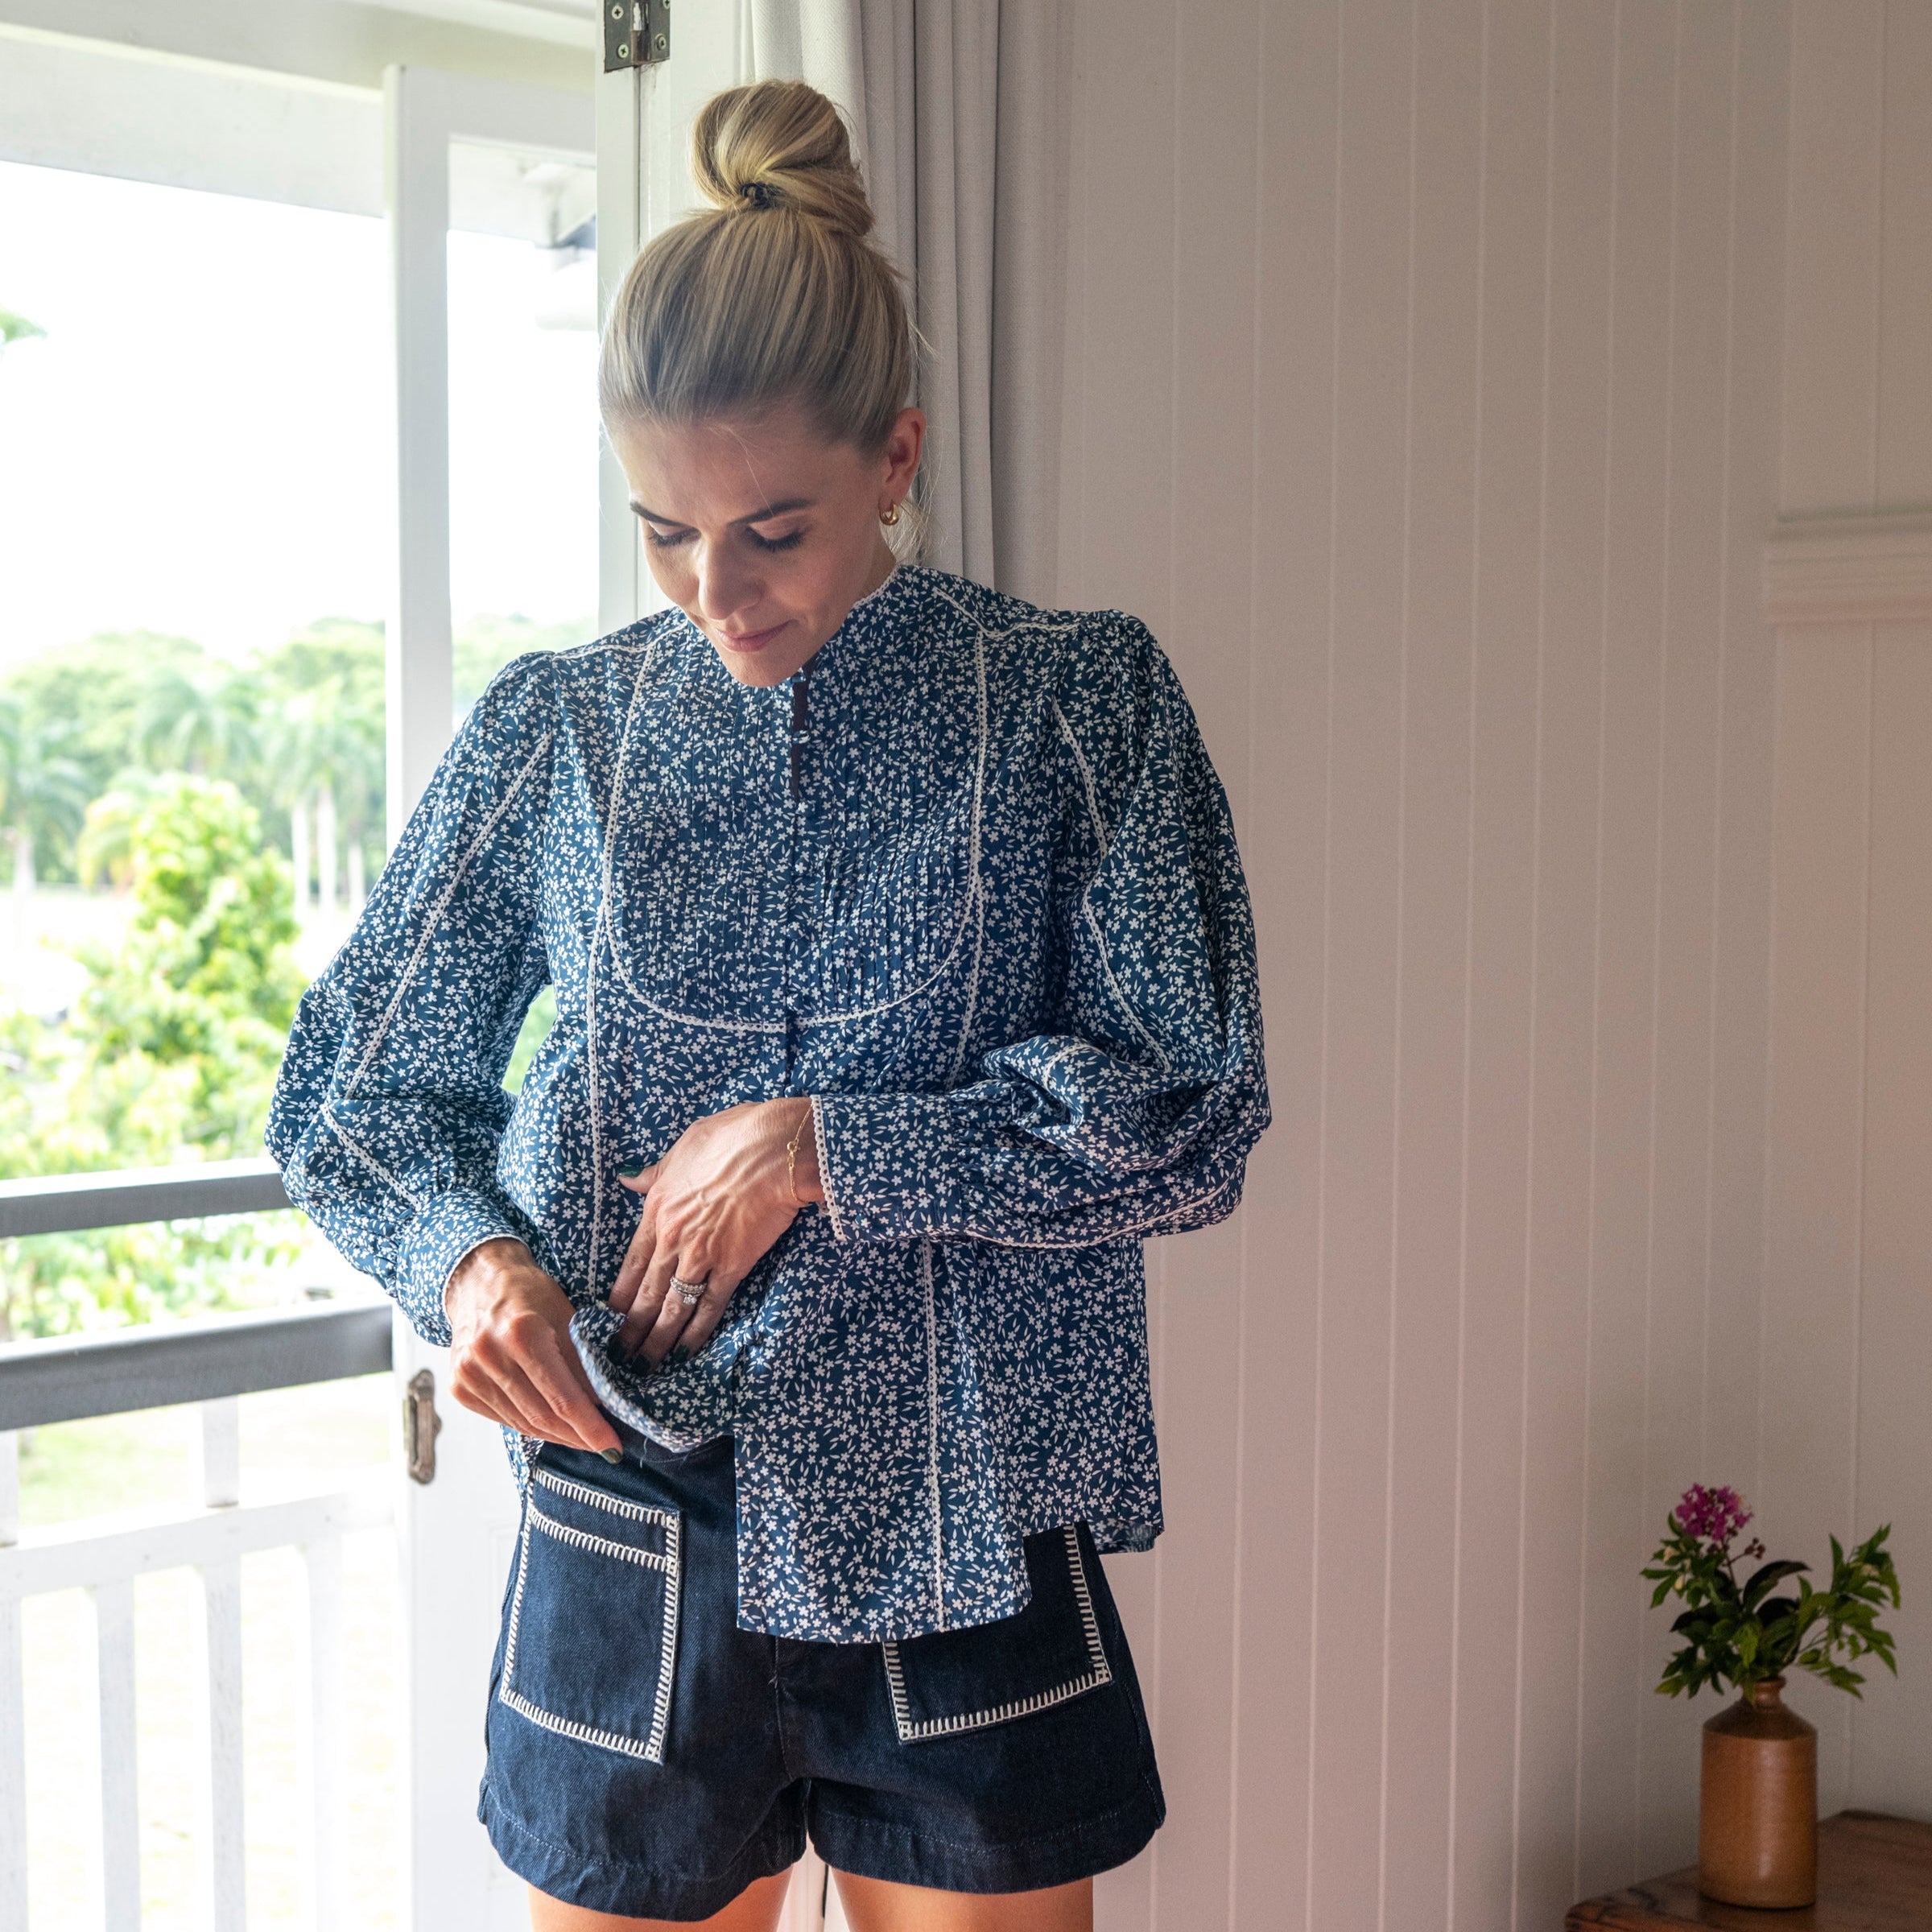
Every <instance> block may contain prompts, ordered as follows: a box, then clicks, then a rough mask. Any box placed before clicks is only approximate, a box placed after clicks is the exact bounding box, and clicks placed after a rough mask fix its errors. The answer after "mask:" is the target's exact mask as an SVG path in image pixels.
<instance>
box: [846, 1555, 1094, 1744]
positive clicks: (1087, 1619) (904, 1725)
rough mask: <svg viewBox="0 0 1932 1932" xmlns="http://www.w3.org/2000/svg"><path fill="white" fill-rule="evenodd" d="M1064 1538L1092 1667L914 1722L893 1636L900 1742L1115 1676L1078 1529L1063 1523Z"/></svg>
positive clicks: (1047, 1701) (1031, 1706) (922, 1739)
mask: <svg viewBox="0 0 1932 1932" xmlns="http://www.w3.org/2000/svg"><path fill="white" fill-rule="evenodd" d="M1063 1534H1065V1536H1066V1538H1067V1569H1068V1572H1069V1574H1070V1575H1071V1579H1072V1583H1073V1595H1074V1600H1075V1603H1076V1604H1078V1605H1079V1606H1080V1625H1081V1630H1082V1633H1083V1634H1084V1636H1085V1637H1086V1640H1087V1661H1088V1664H1089V1666H1091V1668H1089V1669H1088V1671H1087V1672H1086V1673H1085V1674H1084V1676H1080V1677H1074V1678H1068V1679H1067V1682H1065V1683H1063V1684H1056V1685H1055V1686H1054V1687H1053V1688H1052V1689H1051V1691H1036V1692H1035V1693H1034V1695H1032V1696H1031V1697H1022V1698H1016V1699H1013V1701H1012V1702H1011V1703H1005V1704H995V1705H993V1706H992V1707H990V1708H989V1709H987V1710H984V1711H963V1712H961V1713H960V1714H959V1715H957V1716H954V1717H931V1718H927V1719H924V1720H923V1721H922V1722H919V1723H917V1724H915V1723H914V1721H913V1715H912V1704H911V1700H910V1699H909V1698H908V1697H907V1696H906V1666H905V1665H904V1663H903V1662H902V1660H901V1658H900V1656H899V1646H898V1643H897V1642H895V1641H891V1640H890V1639H889V1640H888V1641H886V1643H884V1644H882V1645H880V1648H881V1649H882V1650H883V1651H884V1652H885V1653H886V1685H887V1687H888V1688H889V1690H890V1692H891V1694H892V1720H893V1724H894V1727H895V1728H897V1730H898V1734H899V1742H900V1743H901V1744H924V1743H926V1742H927V1741H928V1740H931V1739H932V1738H935V1737H952V1736H957V1735H958V1733H960V1732H962V1731H981V1730H984V1729H985V1728H986V1727H987V1726H988V1725H989V1724H1005V1723H1006V1722H1007V1721H1008V1720H1009V1719H1012V1718H1016V1717H1026V1716H1030V1715H1031V1714H1032V1713H1033V1712H1034V1711H1045V1710H1047V1709H1049V1708H1050V1707H1051V1706H1053V1705H1055V1704H1063V1703H1066V1701H1067V1699H1068V1698H1070V1697H1078V1696H1079V1695H1080V1693H1081V1692H1082V1691H1096V1690H1098V1689H1099V1688H1100V1686H1101V1685H1102V1684H1110V1683H1112V1682H1113V1667H1112V1666H1110V1665H1109V1664H1108V1662H1107V1651H1106V1647H1105V1646H1104V1645H1103V1644H1102V1643H1101V1641H1100V1619H1099V1618H1098V1617H1097V1616H1096V1615H1095V1614H1094V1608H1093V1592H1092V1590H1091V1589H1090V1588H1089V1587H1088V1583H1087V1565H1086V1562H1085V1559H1084V1558H1083V1557H1082V1556H1081V1554H1080V1532H1079V1530H1077V1529H1075V1526H1074V1525H1072V1524H1071V1523H1068V1524H1066V1525H1063Z"/></svg>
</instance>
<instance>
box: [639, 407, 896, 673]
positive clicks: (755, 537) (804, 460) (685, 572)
mask: <svg viewBox="0 0 1932 1932" xmlns="http://www.w3.org/2000/svg"><path fill="white" fill-rule="evenodd" d="M925 430H926V419H925V417H924V416H923V415H921V414H920V412H919V411H918V410H916V409H906V410H902V411H900V412H899V419H898V422H897V423H895V424H894V426H893V431H892V435H891V436H890V439H889V440H888V441H887V443H886V448H885V449H884V450H883V451H882V452H880V453H879V454H877V455H876V456H862V455H861V454H860V452H858V451H857V450H856V449H853V448H851V447H850V446H849V445H848V444H841V443H828V442H826V441H824V439H823V438H822V437H820V436H819V434H818V433H817V431H815V429H814V428H813V427H812V426H811V423H810V422H809V421H808V420H807V418H806V416H805V415H804V412H803V411H801V410H799V408H798V407H795V406H794V405H790V404H787V405H786V406H785V407H782V408H780V409H777V410H774V411H770V413H769V414H767V415H764V416H762V417H760V418H758V419H756V420H753V421H742V420H737V419H732V420H724V419H720V420H716V421H711V422H705V423H690V424H683V425H677V426H672V425H667V424H663V423H625V424H622V425H620V426H618V427H616V428H614V429H613V430H612V431H611V436H610V440H611V447H612V448H613V450H615V452H617V460H618V461H619V462H620V463H621V464H622V465H623V468H624V474H625V477H626V478H627V479H628V480H629V481H630V506H631V508H632V509H633V510H635V511H636V512H637V514H638V519H639V521H640V522H641V523H642V526H643V539H644V555H646V558H648V559H650V574H651V575H652V576H654V577H655V578H656V579H657V580H658V588H659V589H660V590H662V591H663V592H664V594H665V596H666V597H669V598H670V599H671V602H672V603H674V604H675V605H677V606H678V608H679V609H680V610H682V611H683V613H684V614H685V615H686V616H687V617H689V618H690V619H691V622H692V623H694V624H695V625H697V627H698V629H699V630H701V631H702V632H704V635H705V636H706V637H707V638H709V639H710V640H711V642H712V647H713V649H715V650H716V652H717V654H718V655H719V657H720V658H722V659H723V661H724V663H725V668H726V670H728V671H729V672H730V673H731V675H733V677H734V678H737V679H738V680H739V681H740V682H741V683H745V684H777V683H782V681H783V680H784V679H786V678H788V677H790V676H791V674H792V673H793V672H794V671H796V670H797V669H798V668H799V666H800V665H801V664H803V663H804V662H805V661H806V659H807V658H809V657H810V656H811V654H812V653H813V652H814V651H815V650H817V649H818V648H819V646H820V645H821V644H823V643H824V642H825V640H826V639H827V638H828V637H830V636H831V635H832V633H833V632H834V631H835V630H837V629H838V627H839V625H840V622H841V621H843V620H844V616H845V613H846V612H848V610H850V609H852V605H854V604H855V603H857V601H858V600H859V599H860V598H861V597H864V596H865V594H866V593H867V592H869V591H872V590H876V589H877V588H878V586H879V585H880V584H882V583H883V582H884V581H885V580H886V574H887V573H888V572H890V570H891V568H892V551H891V550H890V548H889V547H887V545H886V539H885V536H884V534H883V532H882V531H881V528H880V526H879V516H880V513H881V511H883V510H886V508H887V507H888V506H890V505H893V504H895V503H899V502H903V501H904V499H905V497H906V494H907V493H908V492H909V491H910V489H911V488H912V479H913V477H914V473H915V472H916V471H917V470H918V469H919V446H920V444H921V442H922V441H923V438H924V436H925Z"/></svg>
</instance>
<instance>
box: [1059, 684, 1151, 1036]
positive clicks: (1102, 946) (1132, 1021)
mask: <svg viewBox="0 0 1932 1932" xmlns="http://www.w3.org/2000/svg"><path fill="white" fill-rule="evenodd" d="M1048 702H1049V703H1051V704H1052V706H1053V716H1054V720H1055V723H1056V724H1058V725H1059V728H1060V736H1061V737H1063V738H1064V739H1065V740H1066V741H1067V749H1068V750H1069V751H1070V752H1071V753H1073V763H1074V769H1075V770H1076V771H1077V772H1078V773H1079V774H1080V789H1081V791H1083V792H1084V793H1085V794H1086V797H1087V819H1088V824H1090V825H1091V826H1092V828H1093V837H1094V843H1095V844H1096V845H1098V846H1099V847H1100V864H1101V865H1105V864H1106V863H1107V857H1108V853H1109V852H1111V851H1112V850H1113V844H1112V842H1111V841H1110V840H1108V836H1107V828H1106V825H1105V824H1104V822H1103V821H1102V819H1101V817H1100V799H1099V797H1098V795H1096V792H1095V791H1094V786H1093V773H1092V769H1091V768H1090V767H1089V766H1088V762H1087V754H1086V753H1084V751H1082V750H1081V749H1080V741H1079V740H1078V739H1077V738H1075V737H1074V735H1073V728H1072V726H1071V725H1069V724H1068V723H1067V716H1066V713H1065V712H1063V711H1062V710H1061V709H1060V706H1059V700H1058V699H1057V698H1056V699H1051V700H1048ZM1096 877H1098V873H1097V872H1096ZM1092 890H1093V886H1092V881H1089V882H1088V888H1087V891H1086V892H1084V893H1082V894H1080V917H1081V918H1082V919H1084V920H1085V921H1086V922H1087V929H1088V931H1089V932H1091V933H1092V935H1093V944H1094V950H1095V951H1096V952H1097V953H1099V955H1100V971H1101V972H1104V974H1105V975H1106V976H1107V984H1108V986H1109V987H1110V988H1111V989H1113V997H1114V998H1115V999H1116V1001H1118V1002H1119V1005H1120V1009H1121V1012H1122V1013H1125V1015H1126V1016H1127V1024H1128V1025H1129V1026H1131V1027H1132V1028H1133V1030H1134V1031H1135V1033H1136V1034H1138V1035H1139V1036H1140V1041H1141V1045H1142V1046H1143V1047H1146V1049H1147V1051H1149V1052H1150V1053H1151V1054H1152V1055H1154V1059H1156V1060H1157V1061H1158V1062H1159V1063H1160V1067H1161V1071H1162V1072H1163V1073H1170V1072H1171V1071H1173V1067H1174V1063H1173V1062H1172V1061H1171V1060H1170V1059H1168V1057H1167V1055H1166V1053H1164V1052H1163V1051H1162V1049H1161V1047H1160V1046H1159V1044H1158V1042H1156V1041H1155V1040H1154V1038H1153V1036H1152V1035H1151V1034H1150V1033H1149V1032H1148V1031H1147V1029H1146V1027H1145V1026H1142V1025H1141V1022H1140V1016H1139V1015H1138V1014H1137V1013H1135V1011H1134V1010H1133V1006H1132V1005H1130V1004H1129V1001H1128V998H1127V995H1126V994H1125V993H1124V992H1123V991H1122V990H1121V983H1120V981H1119V980H1117V979H1116V978H1115V977H1114V974H1113V961H1112V960H1109V959H1108V956H1107V942H1106V940H1105V939H1103V938H1102V937H1101V936H1100V921H1099V920H1098V919H1096V918H1095V917H1094V916H1093V906H1092V902H1090V900H1089V899H1088V893H1091V892H1092Z"/></svg>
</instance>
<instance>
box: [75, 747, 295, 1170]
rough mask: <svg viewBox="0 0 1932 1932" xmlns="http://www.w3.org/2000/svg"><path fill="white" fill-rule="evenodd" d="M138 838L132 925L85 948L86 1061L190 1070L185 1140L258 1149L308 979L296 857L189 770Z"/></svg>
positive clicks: (166, 790) (217, 782)
mask: <svg viewBox="0 0 1932 1932" xmlns="http://www.w3.org/2000/svg"><path fill="white" fill-rule="evenodd" d="M130 872H131V884H132V890H133V893H134V918H133V920H132V922H131V923H130V927H129V930H128V932H127V935H126V938H125V939H123V941H122V943H121V945H120V946H119V947H117V948H115V949H114V951H113V952H108V951H107V950H105V948H99V947H96V948H91V949H88V950H86V951H84V952H81V954H80V955H79V956H80V957H81V959H82V960H83V963H84V964H85V965H86V966H87V968H88V969H89V973H90V974H91V975H92V978H91V980H90V982H89V986H88V989H87V991H86V993H85V994H84V995H83V997H82V999H81V1009H80V1013H79V1015H78V1017H77V1020H76V1034H77V1036H78V1038H80V1040H81V1042H82V1043H83V1045H84V1047H85V1051H86V1053H87V1055H88V1059H89V1071H90V1072H91V1073H93V1075H96V1076H99V1075H101V1074H103V1073H104V1072H105V1071H106V1070H108V1069H110V1068H111V1069H113V1070H114V1071H115V1074H116V1076H117V1077H121V1075H122V1070H123V1069H125V1068H134V1069H137V1070H138V1069H140V1068H142V1067H143V1066H144V1065H146V1066H147V1067H155V1068H177V1067H188V1068H189V1069H191V1070H192V1090H191V1092H190V1096H189V1104H188V1117H187V1118H186V1120H185V1121H184V1123H183V1125H184V1136H183V1137H184V1140H185V1141H187V1142H188V1144H189V1145H190V1146H193V1147H195V1148H197V1149H199V1150H201V1151H202V1152H204V1154H208V1155H209V1156H210V1157H214V1158H219V1157H222V1156H228V1155H233V1154H242V1153H252V1152H254V1150H256V1149H257V1148H258V1147H259V1146H260V1144H261V1136H262V1125H263V1124H264V1122H265V1121H266V1117H267V1103H268V1094H269V1090H270V1088H271V1087H272V1086H273V1084H274V1081H275V1069H276V1067H278V1065H279V1063H280V1060H281V1055H282V1050H283V1045H284V1044H285V1042H287V1036H288V1028H289V1023H290V1022H291V1020H292V1019H293V1018H294V1017H295V1001H296V1000H297V999H298V998H299V997H300V993H301V989H302V979H301V975H300V972H299V970H298V969H297V968H296V966H295V960H294V958H293V956H291V953H290V952H289V946H290V943H291V941H292V940H293V939H294V938H295V917H294V911H293V907H292V905H291V898H290V880H289V872H288V867H287V864H286V863H285V862H284V861H283V858H282V857H281V855H280V854H279V852H275V851H274V850H273V849H272V848H265V847H264V846H263V844H262V837H261V823H260V819H259V818H258V815H257V814H256V811H255V810H254V807H253V806H252V805H250V803H248V802H247V800H246V799H244V798H242V795H241V794H240V792H239V791H237V790H236V788H235V787H234V786H233V785H232V784H229V782H226V781H225V780H221V779H208V778H195V777H192V776H191V775H188V774H171V776H170V777H169V778H167V779H165V780H164V781H163V782H162V783H161V784H160V785H159V786H158V787H157V788H156V790H155V792H154V795H152V797H151V799H149V801H148V803H147V805H146V807H144V808H143V809H142V811H141V812H140V815H139V816H138V819H136V821H135V824H134V828H133V832H132V835H131V839H130Z"/></svg>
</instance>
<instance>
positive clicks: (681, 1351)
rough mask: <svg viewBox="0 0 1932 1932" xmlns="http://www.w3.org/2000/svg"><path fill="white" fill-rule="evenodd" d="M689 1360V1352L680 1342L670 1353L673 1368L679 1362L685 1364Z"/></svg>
mask: <svg viewBox="0 0 1932 1932" xmlns="http://www.w3.org/2000/svg"><path fill="white" fill-rule="evenodd" d="M689 1360H691V1351H690V1350H689V1349H688V1348H686V1347H685V1346H684V1344H683V1343H682V1342H679V1344H678V1345H677V1347H676V1348H674V1349H672V1350H671V1366H672V1367H673V1368H674V1369H675V1367H676V1366H677V1365H678V1364H679V1362H687V1361H689Z"/></svg>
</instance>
